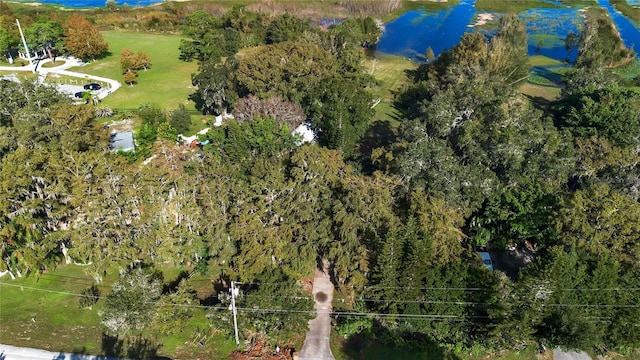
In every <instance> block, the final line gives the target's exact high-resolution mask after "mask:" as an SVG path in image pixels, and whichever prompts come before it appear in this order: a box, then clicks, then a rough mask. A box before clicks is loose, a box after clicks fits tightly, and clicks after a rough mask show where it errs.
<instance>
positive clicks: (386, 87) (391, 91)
mask: <svg viewBox="0 0 640 360" xmlns="http://www.w3.org/2000/svg"><path fill="white" fill-rule="evenodd" d="M416 67H417V65H416V64H415V63H414V62H413V61H411V60H407V59H405V58H404V57H402V56H395V55H387V54H380V53H378V54H376V55H375V57H373V58H370V59H367V60H366V61H365V63H364V68H365V71H367V72H368V73H369V74H371V75H372V76H373V77H374V79H375V80H376V82H377V85H376V86H374V87H373V88H372V89H371V92H372V94H373V97H374V99H376V98H379V99H380V103H379V104H378V105H377V106H376V107H375V110H376V114H375V118H374V120H390V122H391V123H392V124H396V125H397V123H398V122H397V119H398V116H399V113H398V112H397V110H396V109H395V108H394V107H393V100H394V98H395V94H396V93H397V92H398V91H400V90H401V89H402V87H403V86H404V84H405V83H406V82H407V71H410V70H414V69H415V68H416Z"/></svg>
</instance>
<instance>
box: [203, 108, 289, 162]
mask: <svg viewBox="0 0 640 360" xmlns="http://www.w3.org/2000/svg"><path fill="white" fill-rule="evenodd" d="M205 136H206V138H207V139H209V140H210V141H211V145H210V147H211V149H212V150H213V151H214V153H218V154H221V155H223V156H224V157H225V158H226V159H228V161H230V162H232V163H236V164H249V163H250V162H251V161H252V160H253V159H255V158H269V157H272V156H276V155H277V154H279V153H281V152H283V151H286V150H290V149H293V148H294V147H295V142H296V138H295V137H294V136H293V135H291V133H290V130H289V128H288V126H287V125H282V124H279V123H278V122H277V121H275V120H273V119H271V118H266V119H260V118H256V119H254V121H252V122H250V123H245V124H238V123H237V122H235V121H233V120H232V121H228V122H226V123H225V124H224V125H223V126H221V127H219V128H214V129H211V130H209V132H208V133H207V134H206V135H205Z"/></svg>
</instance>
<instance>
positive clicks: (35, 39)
mask: <svg viewBox="0 0 640 360" xmlns="http://www.w3.org/2000/svg"><path fill="white" fill-rule="evenodd" d="M63 36H64V29H63V27H62V24H60V23H59V22H57V21H43V22H36V23H34V24H32V25H31V26H29V27H28V28H27V29H26V37H27V38H28V39H29V42H30V43H32V44H36V45H37V46H38V47H40V48H41V49H42V50H44V51H46V53H47V56H48V57H49V58H51V59H55V56H56V55H57V54H58V53H60V52H62V50H63Z"/></svg>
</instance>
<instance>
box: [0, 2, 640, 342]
mask: <svg viewBox="0 0 640 360" xmlns="http://www.w3.org/2000/svg"><path fill="white" fill-rule="evenodd" d="M0 6H2V4H1V3H0ZM69 19H70V20H69V22H67V23H66V25H65V31H66V32H65V35H66V39H65V43H66V45H67V48H68V49H69V50H72V49H71V48H70V47H69V45H70V44H72V43H73V40H71V39H70V38H72V37H73V36H76V35H78V34H76V33H73V31H71V30H70V28H69V26H70V24H76V23H77V24H79V25H81V27H80V28H77V29H76V28H75V27H74V29H76V30H78V29H80V30H82V28H83V27H84V29H85V30H86V33H84V35H83V36H84V37H83V39H85V40H86V39H94V38H92V37H91V36H89V37H88V38H87V37H86V36H87V35H89V33H90V32H91V31H94V30H95V28H93V27H92V26H91V24H90V23H88V22H86V20H83V19H81V18H79V17H76V18H73V17H70V18H69ZM87 24H88V25H87ZM76 30H74V31H76ZM183 31H184V34H185V36H186V37H187V38H188V39H186V40H185V41H184V42H183V43H182V45H181V54H182V55H181V56H182V58H183V59H184V60H190V59H193V60H197V61H199V68H198V72H197V73H196V74H194V75H193V76H192V83H193V85H194V87H195V88H196V89H195V93H194V94H193V95H192V96H191V100H193V101H194V102H195V103H196V106H197V108H198V109H199V110H201V111H202V112H203V113H206V114H216V115H219V114H225V113H231V114H233V115H234V116H235V119H227V118H225V119H224V122H223V124H222V125H221V126H219V127H211V129H209V131H208V132H206V133H204V134H198V138H197V139H196V141H194V142H192V143H191V144H190V145H192V146H193V148H191V147H189V148H187V147H185V146H183V145H182V144H178V143H177V139H178V136H177V134H178V132H187V131H189V130H190V129H191V128H190V126H191V117H190V114H189V112H188V111H187V108H185V107H179V108H178V109H175V110H172V111H167V110H164V109H162V108H159V107H157V106H152V105H141V106H140V108H139V109H138V110H136V111H131V112H130V113H128V114H127V116H130V117H132V118H135V121H136V123H135V139H136V152H135V153H129V154H125V156H122V154H117V153H114V152H111V151H109V150H108V148H109V146H108V135H107V133H106V130H105V129H103V128H102V127H101V126H100V125H99V124H98V122H97V121H96V119H95V114H96V112H95V108H93V106H92V105H84V104H83V105H73V104H72V103H71V100H70V99H69V98H68V96H65V95H62V94H59V93H58V92H57V91H56V90H55V89H54V88H52V87H49V86H46V85H41V84H37V83H31V82H26V81H25V82H23V83H21V84H17V83H14V82H9V81H3V82H0V239H1V241H2V243H1V247H0V252H1V257H2V261H0V271H9V273H10V276H13V277H18V276H24V275H25V274H29V273H35V272H37V271H46V270H48V269H51V268H53V267H55V266H57V265H58V264H62V263H68V264H71V263H77V264H82V265H83V269H84V271H86V272H87V273H88V274H90V275H91V276H92V277H94V278H95V279H96V281H101V280H103V277H104V276H105V274H110V272H119V273H120V274H121V277H120V279H119V280H118V281H116V282H115V283H114V285H113V289H112V290H113V291H112V292H111V294H110V295H108V296H107V298H106V300H105V301H104V307H103V309H104V310H103V312H102V320H103V325H104V326H105V330H106V332H107V333H108V334H111V335H116V334H119V335H122V334H134V333H135V334H137V333H140V332H142V331H153V332H154V333H162V334H173V333H175V332H179V331H180V330H181V329H184V328H187V327H188V326H189V324H190V323H191V322H190V317H191V316H193V314H194V313H195V312H196V311H195V310H194V309H196V308H199V307H201V306H207V307H208V310H207V316H208V317H209V319H210V323H209V322H207V324H209V325H207V326H210V327H211V328H214V329H217V330H223V329H225V330H228V329H229V328H230V326H229V321H230V317H229V316H228V312H226V311H222V310H220V309H223V310H224V309H226V307H227V306H228V305H229V301H230V299H229V295H228V294H229V290H230V289H229V287H230V282H231V281H242V282H243V283H244V284H241V285H240V286H239V290H238V297H237V299H236V300H237V301H238V303H237V304H238V305H239V306H240V307H241V308H243V309H253V310H255V312H254V313H252V314H251V315H252V316H246V317H243V318H241V319H239V321H240V323H241V325H242V329H243V330H242V331H241V336H242V337H243V338H246V339H248V338H250V337H253V336H255V335H256V334H258V335H262V336H265V337H267V338H269V339H270V340H271V341H274V342H282V341H286V340H287V339H290V338H291V336H292V334H295V333H298V334H299V333H301V332H302V331H304V329H305V327H306V325H307V320H308V317H309V313H308V311H310V310H311V308H312V302H311V299H310V296H309V289H308V286H307V287H305V286H304V284H306V281H308V279H309V278H310V277H311V276H312V274H313V271H314V268H316V267H317V266H318V264H319V263H321V262H327V263H328V264H329V274H330V276H331V280H332V281H333V283H334V284H335V285H336V288H337V291H338V292H339V295H340V297H341V298H342V299H344V302H338V301H334V306H335V307H336V308H337V309H339V310H340V311H344V312H346V313H349V314H351V315H354V316H342V315H341V316H339V317H335V318H334V321H335V324H336V328H337V329H339V330H340V333H341V334H342V335H346V336H349V335H356V336H354V338H352V340H353V339H356V340H357V339H371V340H372V341H376V342H377V343H378V344H381V345H383V346H384V345H390V346H397V345H398V344H402V346H405V347H407V348H408V349H410V350H415V349H420V348H422V349H424V347H429V346H431V345H432V344H437V345H433V346H435V347H437V348H439V349H444V350H443V351H445V350H446V351H450V352H465V353H468V352H470V351H474V350H472V349H479V348H483V349H487V350H491V351H493V350H496V351H497V350H501V349H505V348H513V349H522V348H523V347H525V346H535V345H537V344H538V343H545V344H552V345H554V346H555V345H560V346H565V347H577V348H582V349H587V350H589V349H593V346H597V347H598V348H599V349H601V348H612V349H618V350H621V351H622V350H624V349H627V348H637V347H640V337H639V335H638V332H635V331H629V329H634V328H635V327H637V325H638V322H639V321H640V307H638V303H639V301H640V299H639V298H638V294H639V292H638V291H637V289H638V288H640V283H639V281H640V280H639V279H640V276H639V275H640V274H639V270H638V264H640V240H639V236H638V234H640V227H639V224H640V206H639V203H638V199H640V166H639V165H638V164H640V161H639V160H638V159H639V156H640V154H639V152H638V131H639V128H640V118H638V114H639V113H640V108H638V104H640V96H639V95H638V93H637V91H636V90H631V89H628V88H625V87H623V85H621V84H618V83H616V79H615V78H611V79H609V80H608V81H610V82H612V83H602V84H591V85H593V86H586V87H581V86H579V84H586V85H589V83H590V82H593V79H594V78H592V77H591V75H590V74H595V75H594V76H600V75H602V76H605V75H608V74H609V73H608V72H607V71H606V69H601V70H602V72H599V71H600V70H594V69H593V68H590V67H589V66H590V65H589V66H588V65H587V63H589V61H587V60H584V61H582V60H581V61H579V62H578V64H577V65H576V69H575V72H574V73H573V74H571V75H569V76H568V77H567V87H566V88H565V91H563V92H562V99H560V100H559V101H558V102H555V103H552V104H548V105H549V106H548V107H541V106H539V103H537V102H533V101H532V100H531V99H530V98H528V97H526V96H523V95H522V94H521V93H519V92H518V85H519V84H520V82H521V81H523V79H524V78H525V77H526V76H527V69H526V68H525V67H524V65H523V64H525V62H526V59H525V56H526V44H527V42H526V33H525V30H524V26H523V24H522V23H521V22H520V20H518V18H517V17H516V16H515V15H505V16H503V17H502V18H501V20H500V23H499V29H498V30H497V32H496V34H495V36H493V37H491V38H490V39H489V38H487V37H486V36H485V35H484V34H482V33H480V32H471V33H467V34H465V35H463V37H462V38H461V41H460V43H459V44H458V45H456V46H454V47H452V48H451V49H449V50H447V51H445V52H444V53H442V54H441V55H440V56H439V57H438V58H436V59H434V60H433V61H430V62H429V63H426V64H422V65H420V66H418V67H417V69H415V71H412V72H408V77H407V79H406V81H407V84H406V86H405V87H403V88H402V89H401V91H400V92H399V93H398V97H397V102H396V104H395V106H396V109H397V110H398V119H397V120H398V125H397V127H394V126H388V127H383V126H378V127H376V126H371V120H372V117H373V114H374V109H372V105H373V101H372V100H373V96H372V93H371V91H370V84H371V78H370V77H369V76H368V75H367V74H366V73H365V71H364V69H363V67H362V61H361V60H362V59H363V58H364V56H365V55H364V50H363V47H367V46H369V45H371V44H372V43H375V41H376V40H377V37H378V36H379V29H378V28H377V26H375V22H374V21H373V20H372V19H358V20H356V19H350V20H346V21H345V22H343V23H342V24H340V25H336V26H334V27H332V28H330V29H328V30H327V31H325V32H320V31H318V30H317V29H315V28H314V27H312V26H311V25H310V23H308V22H306V20H301V19H298V18H293V17H292V16H291V15H281V16H275V17H271V18H269V17H266V16H264V15H260V14H256V13H253V12H251V11H249V10H247V9H246V8H244V7H235V8H233V9H232V10H231V11H229V12H228V13H226V14H225V15H223V16H222V17H215V16H212V15H210V14H209V13H206V12H204V11H199V12H194V13H191V14H187V15H186V17H185V22H184V29H183ZM585 31H587V32H588V31H590V30H588V29H585ZM588 35H589V34H588V33H587V34H583V35H581V39H582V41H583V43H582V44H583V45H584V42H585V41H587V39H588ZM76 40H77V39H76ZM94 40H95V39H94ZM69 41H71V42H69ZM98 43H100V41H98ZM213 44H216V45H213ZM240 47H246V49H244V50H243V51H242V52H241V53H240V54H237V56H236V52H237V50H238V49H239V48H240ZM96 48H97V49H99V48H100V46H97V47H92V48H91V49H89V50H90V51H89V50H87V49H83V50H82V51H85V50H87V51H88V52H85V53H83V54H84V56H85V58H92V57H93V56H97V55H99V54H100V52H91V51H94V50H96ZM105 49H106V48H104V47H102V50H101V52H102V51H104V50H105ZM582 50H583V54H582V55H581V56H587V55H586V54H584V51H586V48H584V49H582ZM78 51H79V50H78ZM121 59H122V62H121V65H122V67H121V70H122V71H123V72H129V71H130V70H132V69H143V68H145V67H148V66H149V62H148V59H145V58H144V57H141V56H135V54H134V53H133V52H132V51H126V52H123V54H122V58H121ZM598 74H600V75H598ZM603 78H604V77H603ZM596 85H597V86H596ZM303 121H310V123H311V127H312V128H313V130H314V131H315V134H316V139H317V143H316V144H305V145H300V141H299V138H298V136H296V135H293V134H292V132H291V130H292V128H294V127H296V126H297V125H299V124H301V123H302V122H303ZM377 125H379V123H378V124H377ZM365 134H367V135H369V136H370V137H373V138H375V137H378V138H382V137H385V139H387V140H386V141H384V142H383V141H379V142H380V144H381V145H380V147H378V148H376V149H375V150H372V151H371V159H363V158H365V157H367V156H369V154H366V153H365V152H364V151H362V150H361V149H362V147H363V146H364V144H363V137H364V136H365ZM376 144H377V143H376ZM143 159H144V160H143ZM363 160H370V164H371V166H370V169H365V170H363V169H362V163H363ZM475 245H485V246H487V247H488V249H489V251H490V252H491V254H492V256H493V257H494V260H495V262H494V264H493V265H494V271H490V270H488V269H487V267H486V266H484V265H483V263H482V260H481V259H480V257H479V256H478V254H477V253H476V251H475V249H474V246H475ZM507 249H509V250H507ZM505 259H506V260H505ZM165 267H167V268H169V267H170V268H174V269H176V270H179V271H182V272H184V276H182V275H181V277H180V278H179V279H177V280H176V281H175V283H171V284H164V286H163V281H162V279H161V276H160V274H158V273H157V271H158V270H162V269H164V268H165ZM196 273H199V274H201V275H200V276H204V280H205V281H206V285H202V286H201V287H200V290H202V289H205V288H206V289H205V290H207V291H204V292H206V293H207V294H205V295H203V294H202V293H203V291H200V292H199V293H196V292H195V291H193V289H192V286H191V285H192V284H193V283H192V282H191V281H190V277H191V276H193V275H194V274H196ZM211 305H213V306H211ZM253 310H252V311H253ZM258 310H265V311H258ZM266 310H269V311H266ZM198 311H200V310H198ZM208 330H211V329H209V328H208V329H207V331H208Z"/></svg>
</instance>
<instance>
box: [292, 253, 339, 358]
mask: <svg viewBox="0 0 640 360" xmlns="http://www.w3.org/2000/svg"><path fill="white" fill-rule="evenodd" d="M313 297H314V299H315V302H316V303H315V309H316V314H317V315H316V318H315V319H313V320H310V321H309V331H308V332H307V337H306V338H305V340H304V344H303V345H302V350H300V355H298V356H297V358H298V359H299V360H334V359H335V358H334V357H333V354H332V353H331V347H330V346H329V335H330V334H331V318H330V317H329V314H331V301H333V284H332V283H331V280H330V279H329V275H328V274H327V270H326V266H325V271H322V270H320V269H316V271H315V276H314V279H313Z"/></svg>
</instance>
